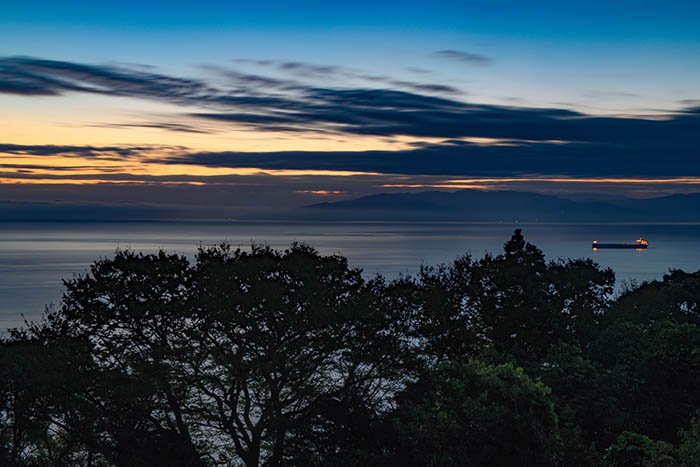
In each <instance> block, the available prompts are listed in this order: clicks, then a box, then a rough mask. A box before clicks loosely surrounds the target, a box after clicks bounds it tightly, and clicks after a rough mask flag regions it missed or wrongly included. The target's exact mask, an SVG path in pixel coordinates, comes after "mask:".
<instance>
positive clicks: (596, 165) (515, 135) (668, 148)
mask: <svg viewBox="0 0 700 467" xmlns="http://www.w3.org/2000/svg"><path fill="white" fill-rule="evenodd" d="M260 63H262V62H260ZM265 63H267V62H265ZM269 63H270V65H269V66H281V62H273V61H270V62H269ZM285 63H297V62H285ZM297 66H300V65H295V66H294V67H292V69H295V67H297ZM317 71H319V72H320V71H321V70H317ZM325 71H326V72H329V73H330V72H331V70H325ZM216 72H217V73H218V74H219V76H220V77H221V76H224V77H227V79H228V80H229V81H227V83H226V85H224V86H221V85H214V84H212V83H211V82H208V81H205V80H202V79H186V78H179V77H173V76H168V75H164V74H158V73H154V72H152V71H150V70H149V71H144V70H142V69H131V68H125V67H114V66H95V65H83V64H75V63H70V62H59V61H49V60H39V59H32V58H5V59H0V90H2V91H4V92H13V93H22V94H37V95H39V94H40V95H52V94H61V93H65V92H76V91H82V92H92V93H95V92H96V93H101V94H108V95H115V96H131V97H140V98H144V99H156V100H160V101H164V102H169V103H175V104H183V105H188V106H194V107H196V108H198V109H200V110H199V111H193V112H189V113H188V114H187V116H188V117H189V118H190V119H193V118H194V119H195V120H197V119H198V120H199V121H210V122H212V121H217V122H220V123H231V124H234V125H237V126H241V125H243V126H247V127H251V128H254V129H256V130H269V131H290V132H291V131H297V132H299V131H302V132H308V133H336V134H341V135H345V136H351V135H375V136H379V137H389V138H391V137H396V136H409V137H412V138H414V139H422V138H443V139H453V140H455V142H452V143H451V144H443V145H441V146H436V147H432V146H428V147H417V148H415V149H412V150H410V151H403V152H380V153H377V152H370V153H333V152H332V153H302V152H287V153H273V154H267V155H250V154H245V153H223V154H216V155H206V154H189V153H187V151H185V150H184V149H183V150H181V151H180V152H181V153H183V154H184V155H183V156H182V158H181V159H182V161H184V163H201V164H204V165H222V166H232V167H269V168H294V169H297V168H301V169H319V168H324V169H330V170H334V169H342V170H360V171H379V172H383V173H412V174H418V173H426V174H469V173H489V174H498V173H503V174H516V173H542V174H553V173H556V174H589V175H595V174H598V173H599V174H613V173H614V174H620V175H627V174H637V175H639V174H651V175H654V174H657V175H658V174H669V175H688V174H694V175H697V173H698V170H697V169H698V163H699V162H698V157H697V155H698V143H697V135H698V134H700V107H690V108H687V109H685V110H683V111H678V112H675V113H672V114H669V115H666V116H664V118H659V117H658V116H657V117H656V118H654V119H647V118H641V117H624V118H623V117H612V116H606V117H602V116H591V115H587V114H584V113H580V112H574V111H571V110H565V109H559V108H528V107H523V106H515V105H513V106H497V105H485V104H471V103H467V102H463V101H461V100H458V99H456V98H451V97H444V96H443V97H440V96H436V95H431V94H429V93H426V92H418V91H415V92H411V91H407V90H399V89H383V88H350V87H346V88H336V87H329V86H322V85H315V84H308V83H306V84H301V83H299V82H297V81H295V80H287V79H280V78H269V77H265V76H259V75H253V74H248V73H241V72H238V71H229V70H223V71H222V70H221V69H217V70H216ZM222 73H223V74H222ZM382 79H384V78H383V77H377V80H378V82H382V81H381V80H382ZM397 82H398V83H401V82H400V81H397ZM385 84H386V83H385ZM431 86H435V85H431ZM433 90H435V89H433ZM180 117H181V116H180ZM145 125H153V126H154V127H158V128H164V129H170V130H173V131H192V129H193V128H195V127H189V126H187V127H183V126H179V125H178V123H177V122H173V123H168V122H165V123H159V122H158V123H151V124H149V123H146V124H145ZM195 131H196V130H195ZM464 138H494V139H497V140H505V141H507V142H510V143H509V145H507V146H489V147H486V146H480V145H470V144H467V143H463V142H459V140H460V139H464ZM552 141H558V142H561V144H553V143H552ZM158 150H159V151H160V152H161V153H164V154H166V158H168V159H169V158H170V157H171V155H172V153H174V152H175V153H177V152H178V150H177V149H176V148H169V149H168V148H158ZM0 151H2V152H5V153H12V154H29V153H31V152H34V153H37V154H41V153H44V154H56V153H59V152H60V153H71V152H72V153H73V154H75V155H80V156H86V157H100V158H110V157H112V158H117V159H119V158H125V157H152V154H153V153H154V152H156V151H154V148H153V147H138V148H134V147H125V148H121V147H111V148H90V147H61V146H41V147H38V146H37V147H28V146H22V147H19V146H13V145H0ZM23 151H24V152H23ZM169 160H170V159H169Z"/></svg>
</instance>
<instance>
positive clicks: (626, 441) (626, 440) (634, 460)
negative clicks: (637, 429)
mask: <svg viewBox="0 0 700 467" xmlns="http://www.w3.org/2000/svg"><path fill="white" fill-rule="evenodd" d="M673 454H674V453H673V446H672V445H671V444H669V443H664V442H663V441H654V440H652V439H651V438H649V437H648V436H644V435H640V434H639V433H630V432H628V431H626V432H624V433H622V434H620V436H619V437H618V438H617V439H616V440H615V442H614V443H613V444H612V445H610V447H609V448H608V449H607V451H606V452H605V465H606V466H608V467H673V466H675V465H678V464H677V463H676V459H675V458H674V456H673Z"/></svg>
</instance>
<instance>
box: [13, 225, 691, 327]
mask: <svg viewBox="0 0 700 467" xmlns="http://www.w3.org/2000/svg"><path fill="white" fill-rule="evenodd" d="M516 227H520V228H522V229H523V232H524V234H525V238H526V239H527V240H529V241H530V242H533V243H535V244H536V245H537V246H538V247H540V248H541V249H542V250H544V252H545V254H546V255H547V256H548V257H549V258H557V257H561V258H569V257H577V258H593V259H594V260H595V261H596V262H598V263H600V264H601V265H603V266H609V267H611V268H613V270H614V271H615V272H616V274H617V277H618V281H619V280H623V281H631V280H636V281H644V280H651V279H654V278H658V277H661V275H663V273H664V272H666V271H667V270H668V269H669V268H678V269H685V270H688V271H691V270H693V271H694V270H697V269H698V268H700V225H698V224H672V225H663V224H654V225H635V224H520V225H515V224H478V223H468V224H467V223H465V224H460V223H439V224H434V223H410V224H409V223H404V224H400V223H319V224H312V223H275V222H227V223H224V222H220V223H203V222H199V223H197V222H171V223H161V222H153V223H131V222H123V223H37V224H24V223H0V328H6V327H11V326H16V325H19V324H20V323H21V321H22V318H21V316H22V314H23V315H24V316H25V317H26V318H28V319H36V318H38V317H39V316H41V313H42V311H43V309H44V305H45V304H48V303H56V302H58V301H59V300H60V294H61V279H63V278H70V277H72V275H73V274H74V273H79V272H84V271H85V270H86V268H87V266H88V265H89V264H90V263H91V262H92V261H93V260H95V259H98V258H100V257H105V256H109V255H111V254H112V253H113V252H114V250H115V249H117V248H122V249H125V248H130V249H134V250H139V251H147V252H152V251H156V250H158V249H159V248H164V249H166V250H169V251H172V252H178V253H182V254H186V255H188V256H190V257H191V256H192V255H193V254H194V252H195V251H196V249H197V247H198V246H199V245H200V244H204V245H208V244H217V243H221V242H222V241H226V242H228V243H230V244H232V245H235V246H239V245H240V246H243V247H247V246H249V245H250V244H251V243H252V242H255V243H264V244H268V245H270V246H272V247H275V248H284V247H286V246H288V245H289V244H290V243H291V242H294V241H301V242H307V243H309V244H311V245H313V246H315V247H316V248H317V249H319V250H320V251H321V252H322V253H340V254H343V255H344V256H347V257H348V258H349V259H350V262H351V264H352V265H354V266H357V267H361V268H363V269H364V270H365V272H366V273H368V274H374V273H381V274H385V275H388V276H396V275H398V274H402V273H413V272H415V271H417V270H418V268H419V267H420V265H421V264H436V263H440V262H446V261H449V260H451V259H453V258H454V257H455V256H457V255H459V254H463V253H466V252H471V253H472V254H473V255H475V256H481V255H483V254H484V253H485V252H496V253H497V252H499V251H500V249H501V247H502V245H503V243H504V242H505V241H506V240H507V239H508V238H509V236H510V235H511V234H512V232H513V229H514V228H516ZM639 237H645V238H647V239H648V240H649V242H650V247H649V249H648V250H634V249H630V250H608V249H606V250H602V249H601V250H593V249H591V241H592V239H594V238H598V239H602V238H605V240H606V241H610V242H611V243H616V242H620V243H624V242H631V241H634V239H636V238H639Z"/></svg>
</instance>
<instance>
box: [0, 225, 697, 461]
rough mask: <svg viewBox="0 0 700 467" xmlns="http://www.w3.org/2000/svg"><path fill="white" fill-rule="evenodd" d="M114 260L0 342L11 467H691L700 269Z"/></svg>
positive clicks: (560, 263)
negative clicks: (626, 275) (386, 272)
mask: <svg viewBox="0 0 700 467" xmlns="http://www.w3.org/2000/svg"><path fill="white" fill-rule="evenodd" d="M614 285H615V278H614V274H613V272H612V271H611V270H609V269H602V268H600V267H599V266H598V265H596V264H595V263H593V262H592V261H590V260H581V259H571V260H556V261H548V260H547V259H546V258H545V256H544V254H543V253H542V252H541V251H540V250H539V249H538V248H537V247H535V246H534V245H532V244H530V243H528V242H527V241H526V240H525V238H524V237H523V235H522V232H521V231H520V230H516V232H515V233H514V235H513V237H512V238H511V239H510V240H509V241H508V242H506V243H505V245H504V250H503V253H501V254H498V255H491V254H489V255H486V256H484V257H483V258H474V257H472V256H470V255H465V256H461V257H459V258H457V259H455V261H453V262H452V263H449V264H445V265H438V266H432V267H428V266H426V267H423V268H422V269H421V271H420V272H419V273H418V274H416V275H414V276H402V277H399V278H397V279H393V280H389V279H386V278H384V277H381V276H374V277H371V278H368V277H366V276H365V275H363V274H362V271H360V270H358V269H355V268H352V267H351V266H350V265H349V264H348V262H347V260H346V259H345V258H343V257H341V256H338V255H331V256H327V255H322V254H320V253H319V252H317V251H316V250H314V249H313V248H312V247H310V246H308V245H303V244H294V245H292V246H291V247H289V248H288V249H286V250H284V251H277V250H274V249H271V248H268V247H264V246H253V247H252V248H250V249H233V248H231V247H229V246H228V245H220V246H217V247H206V248H200V250H199V252H198V254H197V255H196V257H195V258H194V259H193V260H190V259H188V258H186V257H183V256H180V255H176V254H169V253H166V252H162V251H161V252H159V253H157V254H142V253H138V252H132V251H118V252H116V253H115V255H114V257H112V258H109V259H103V260H100V261H97V262H95V263H94V264H93V265H92V266H91V267H90V269H89V271H87V272H86V273H84V274H82V275H77V276H75V277H74V278H72V279H70V280H67V281H65V293H64V296H63V299H62V301H61V304H60V305H59V306H58V307H56V308H53V309H50V310H49V311H48V312H47V314H46V317H45V318H44V319H42V320H40V321H38V322H34V323H28V324H27V325H26V326H25V327H24V328H22V329H15V330H11V331H10V332H9V333H7V334H6V335H5V336H4V337H2V338H0V339H1V340H0V465H3V466H4V465H8V466H18V467H19V466H43V465H55V466H150V465H171V466H202V467H205V466H239V465H240V466H246V467H252V466H270V467H273V466H297V465H307V466H326V465H334V466H348V467H350V466H363V467H370V466H375V465H376V466H380V465H381V466H392V465H396V466H416V467H419V466H420V467H422V466H426V467H427V466H431V467H442V466H444V467H448V466H457V465H465V466H470V465H473V466H482V465H484V466H488V465H493V466H496V465H537V466H546V465H552V466H557V465H591V466H594V465H609V466H622V465H625V466H628V465H682V466H690V465H698V462H700V461H699V460H698V459H700V448H698V446H700V434H699V433H700V429H699V428H698V427H699V426H700V425H699V424H698V422H697V418H695V417H697V415H696V414H698V413H700V392H698V390H697V388H698V387H700V319H699V318H698V310H700V272H696V273H686V272H682V271H671V272H669V274H668V275H666V276H665V277H664V278H663V279H662V280H659V281H653V282H648V283H644V284H641V285H639V286H637V287H630V288H628V289H625V290H624V291H622V292H621V293H617V292H615V288H614Z"/></svg>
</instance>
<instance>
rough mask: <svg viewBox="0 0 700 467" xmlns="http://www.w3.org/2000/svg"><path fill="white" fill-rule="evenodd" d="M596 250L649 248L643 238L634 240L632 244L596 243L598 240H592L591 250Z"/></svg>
mask: <svg viewBox="0 0 700 467" xmlns="http://www.w3.org/2000/svg"><path fill="white" fill-rule="evenodd" d="M598 248H632V249H635V250H646V249H647V248H649V242H648V241H647V240H646V239H644V238H640V239H638V240H635V242H634V243H598V240H593V249H594V250H597V249H598Z"/></svg>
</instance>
